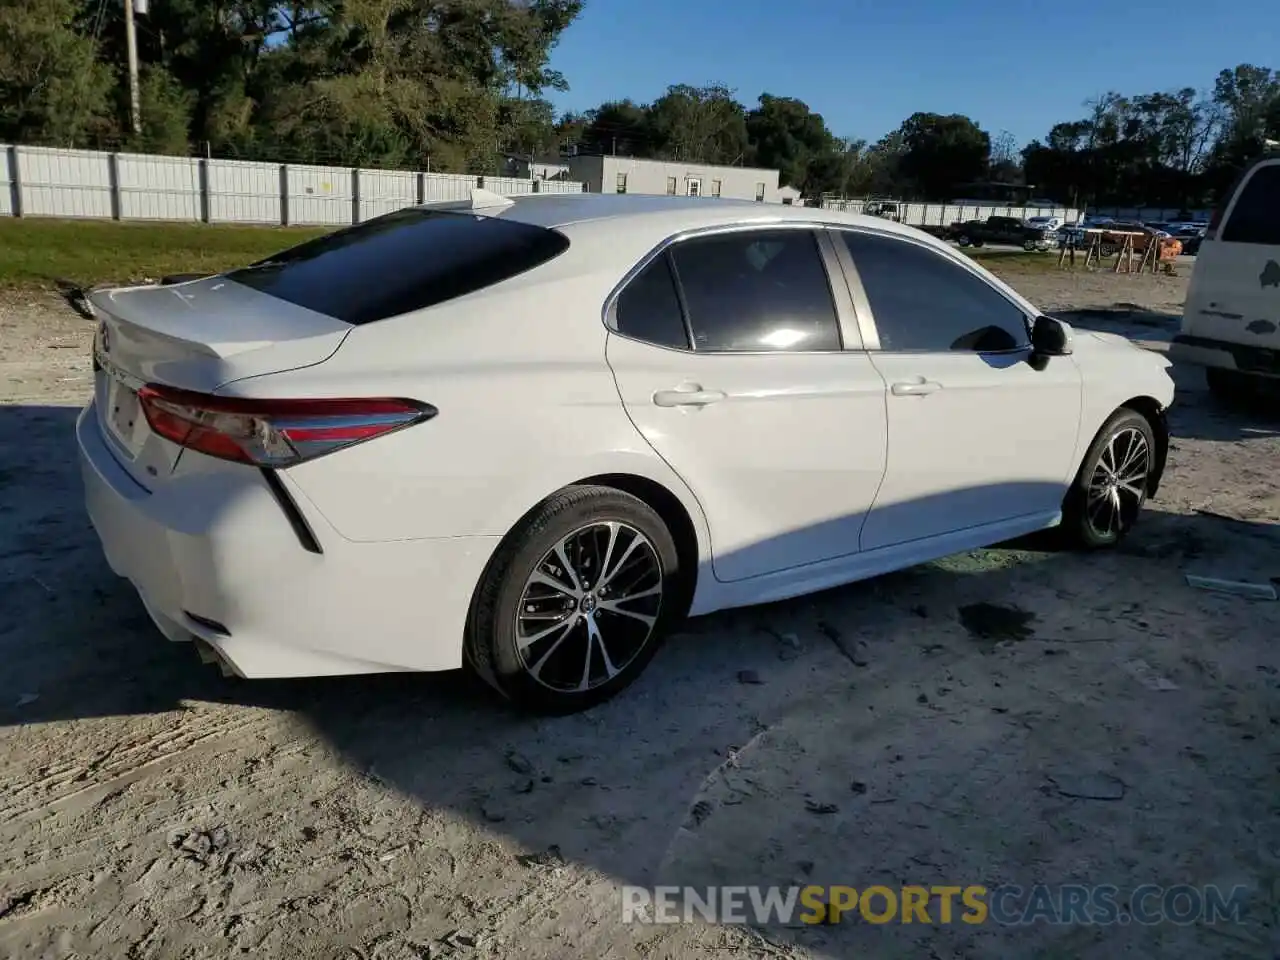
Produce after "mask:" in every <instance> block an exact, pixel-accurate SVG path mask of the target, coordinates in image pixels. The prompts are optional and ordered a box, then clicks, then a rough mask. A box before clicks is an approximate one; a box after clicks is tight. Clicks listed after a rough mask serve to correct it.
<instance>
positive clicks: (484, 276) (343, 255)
mask: <svg viewBox="0 0 1280 960" xmlns="http://www.w3.org/2000/svg"><path fill="white" fill-rule="evenodd" d="M568 248H569V238H568V237H566V236H565V235H564V234H562V233H558V232H556V231H554V230H548V229H545V228H543V227H533V226H529V225H528V224H524V223H516V222H513V221H510V220H503V219H500V218H495V217H478V216H474V215H472V214H469V213H454V212H444V211H440V210H421V209H412V208H410V209H407V210H398V211H396V212H395V213H389V214H387V215H386V216H383V217H378V218H377V219H375V220H370V221H368V222H367V223H362V224H359V225H358V226H354V227H349V228H348V229H346V230H339V231H337V232H336V233H331V234H329V235H328V236H324V237H319V238H317V239H315V240H311V241H308V242H307V243H303V244H299V245H298V246H296V247H292V248H290V249H288V250H285V251H284V252H282V253H278V254H276V255H275V256H273V257H270V258H268V259H267V260H263V261H260V262H259V263H256V264H254V265H252V266H249V267H245V268H243V269H240V270H235V271H232V272H231V273H229V274H228V275H227V276H228V277H230V278H231V279H232V280H234V281H235V282H236V283H240V284H243V285H244V286H247V287H252V288H253V289H255V290H260V291H262V292H263V293H266V294H270V295H271V296H273V297H277V298H279V299H281V300H286V301H288V302H289V303H293V304H296V305H297V306H300V307H306V308H307V309H308V310H314V311H316V312H317V313H323V314H325V315H326V316H329V317H333V318H335V319H337V320H342V321H344V322H346V323H351V324H357V325H359V324H363V323H372V322H373V321H375V320H382V319H385V318H386V317H394V316H397V315H399V314H402V313H408V312H409V311H411V310H421V309H423V308H424V307H430V306H434V305H435V304H438V303H444V302H445V301H446V300H452V299H453V298H455V297H461V296H463V295H464V294H468V293H474V292H475V291H477V290H482V289H484V288H485V287H488V286H492V285H493V284H495V283H500V282H501V281H503V280H508V279H510V278H511V277H514V276H516V275H517V274H521V273H524V272H525V271H526V270H531V269H533V268H534V267H537V266H540V265H541V264H543V263H546V262H547V261H548V260H551V259H553V258H555V257H557V256H559V255H560V254H561V253H563V252H564V251H565V250H567V249H568Z"/></svg>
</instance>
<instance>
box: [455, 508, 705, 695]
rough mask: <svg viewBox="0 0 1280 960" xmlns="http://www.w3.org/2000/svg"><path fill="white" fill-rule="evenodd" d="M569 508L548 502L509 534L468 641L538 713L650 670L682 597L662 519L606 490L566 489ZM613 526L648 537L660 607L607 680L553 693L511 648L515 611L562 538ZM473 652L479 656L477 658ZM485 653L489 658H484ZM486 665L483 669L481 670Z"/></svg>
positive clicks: (607, 691) (615, 689)
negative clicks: (641, 640)
mask: <svg viewBox="0 0 1280 960" xmlns="http://www.w3.org/2000/svg"><path fill="white" fill-rule="evenodd" d="M564 499H567V501H568V502H567V503H566V502H564V500H562V499H561V498H559V497H552V498H549V499H548V500H547V501H545V502H544V503H543V504H542V505H541V506H540V507H539V508H537V509H535V510H534V511H533V513H532V514H531V515H530V516H529V517H528V518H527V519H526V520H525V522H523V523H522V524H521V525H520V527H519V528H518V529H517V530H516V531H514V532H513V534H512V535H511V537H510V542H509V543H507V544H505V545H504V546H505V550H503V549H500V552H499V554H500V555H499V556H498V557H496V558H495V559H497V560H498V562H497V563H496V564H494V566H493V568H492V569H491V570H490V571H489V573H488V575H487V578H488V579H490V582H489V583H488V584H487V587H488V601H489V602H487V603H485V602H482V603H481V604H480V605H479V609H478V610H477V611H476V613H477V616H476V618H475V628H476V629H475V631H474V635H473V637H472V638H470V639H471V641H472V644H473V645H474V647H475V649H473V651H472V656H473V658H474V659H477V660H481V661H483V663H480V664H477V666H478V667H480V668H481V669H480V672H481V675H482V676H484V678H485V679H486V680H488V681H489V682H490V683H491V684H492V685H493V686H495V687H497V689H498V690H499V691H500V692H501V693H502V694H504V695H505V696H506V697H507V698H509V699H511V700H513V701H515V702H516V703H517V704H519V705H520V706H522V707H526V708H529V709H533V710H536V711H538V712H542V713H551V714H556V713H571V712H575V711H577V710H582V709H585V708H587V707H590V706H593V705H595V704H597V703H600V702H602V701H604V700H607V699H609V698H610V697H612V696H614V695H615V694H617V693H619V692H620V691H621V690H622V689H623V688H625V687H627V686H629V685H630V684H631V683H632V682H633V681H634V680H635V679H636V678H637V677H638V676H639V675H640V674H641V673H642V672H643V671H644V669H645V667H647V666H648V664H649V661H650V660H652V659H653V656H654V654H656V653H657V651H658V648H659V647H660V646H661V645H662V641H663V638H664V636H665V633H666V631H667V629H668V627H669V626H670V625H671V623H672V621H673V619H674V618H675V616H677V615H678V612H677V608H678V607H679V599H680V597H681V595H682V580H683V571H682V570H681V569H680V560H679V552H678V551H677V549H676V544H675V541H674V539H673V538H672V536H671V533H670V531H669V530H668V529H667V526H666V524H665V523H663V521H662V518H661V517H659V516H658V514H657V513H656V512H655V511H654V510H653V509H652V508H650V507H649V506H648V505H647V504H646V503H644V502H643V501H642V500H640V499H638V498H637V497H633V496H631V495H630V494H627V493H624V492H622V491H620V490H613V489H611V488H606V487H582V488H577V489H576V490H575V489H574V488H570V491H569V496H568V497H567V498H564ZM608 521H617V522H620V523H625V524H628V525H629V526H632V527H635V528H636V529H637V530H639V531H640V532H641V533H643V534H644V535H645V537H647V538H648V540H649V542H650V543H651V544H652V545H653V548H654V551H655V552H656V553H657V555H658V560H659V562H660V563H661V565H662V605H661V607H660V608H659V612H658V619H657V621H656V622H655V624H654V627H653V630H652V632H651V633H650V636H649V639H648V641H647V642H646V644H645V646H644V648H643V649H642V650H641V651H640V652H639V653H638V654H637V655H636V656H635V658H634V659H633V660H632V661H631V662H630V663H629V664H627V666H626V667H624V668H623V669H622V671H621V672H620V673H619V674H618V675H617V676H616V677H614V678H613V679H611V680H609V681H608V682H606V683H603V684H601V685H600V686H598V687H594V688H592V689H591V690H589V691H586V692H585V693H581V694H575V693H564V692H560V691H555V690H551V689H549V688H548V687H545V686H543V685H542V684H540V683H539V682H538V681H536V680H534V679H533V678H532V677H530V676H529V675H528V673H527V672H526V670H525V667H524V663H523V661H522V659H521V656H520V653H519V651H518V649H517V644H516V614H517V611H518V609H519V605H520V600H521V597H522V596H523V594H524V588H525V582H526V581H527V579H528V577H529V574H530V573H532V572H533V569H534V566H535V565H536V564H537V563H538V562H539V561H541V560H542V558H543V557H544V556H545V555H546V554H547V552H548V551H550V550H551V549H552V548H553V547H554V546H555V544H556V543H557V542H559V541H560V540H561V539H562V538H563V537H566V536H568V535H569V534H570V533H572V532H573V531H575V530H578V529H581V528H582V527H585V526H589V525H591V524H595V523H605V522H608ZM477 654H479V656H477ZM486 654H487V655H486ZM486 668H487V669H486Z"/></svg>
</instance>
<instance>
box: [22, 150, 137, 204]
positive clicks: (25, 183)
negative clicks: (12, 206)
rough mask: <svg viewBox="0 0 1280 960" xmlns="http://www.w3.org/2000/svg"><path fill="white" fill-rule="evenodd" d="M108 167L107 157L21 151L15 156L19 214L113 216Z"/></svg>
mask: <svg viewBox="0 0 1280 960" xmlns="http://www.w3.org/2000/svg"><path fill="white" fill-rule="evenodd" d="M112 166H113V161H112V158H111V154H108V153H95V152H93V151H90V150H54V149H48V148H44V147H23V148H22V149H21V150H20V151H19V152H18V178H19V182H20V183H21V184H22V211H23V213H25V214H28V215H30V216H45V217H104V218H109V217H113V216H115V215H116V212H117V211H116V210H115V209H114V208H113V206H114V205H113V203H112V182H111V181H112Z"/></svg>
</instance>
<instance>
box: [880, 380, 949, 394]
mask: <svg viewBox="0 0 1280 960" xmlns="http://www.w3.org/2000/svg"><path fill="white" fill-rule="evenodd" d="M889 389H890V391H891V392H892V393H893V395H894V396H895V397H923V396H924V395H925V394H928V393H937V392H938V391H939V390H941V389H942V384H940V383H938V382H937V381H936V380H926V379H925V378H924V377H918V378H917V379H915V380H906V381H903V382H902V383H895V384H894V385H893V386H892V387H890V388H889Z"/></svg>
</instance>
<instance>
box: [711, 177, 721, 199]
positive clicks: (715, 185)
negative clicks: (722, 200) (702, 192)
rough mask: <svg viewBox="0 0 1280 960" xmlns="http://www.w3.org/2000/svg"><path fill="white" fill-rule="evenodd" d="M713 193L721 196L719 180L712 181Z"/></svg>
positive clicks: (714, 195)
mask: <svg viewBox="0 0 1280 960" xmlns="http://www.w3.org/2000/svg"><path fill="white" fill-rule="evenodd" d="M711 195H712V196H713V197H718V196H720V181H719V180H712V181H711Z"/></svg>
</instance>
